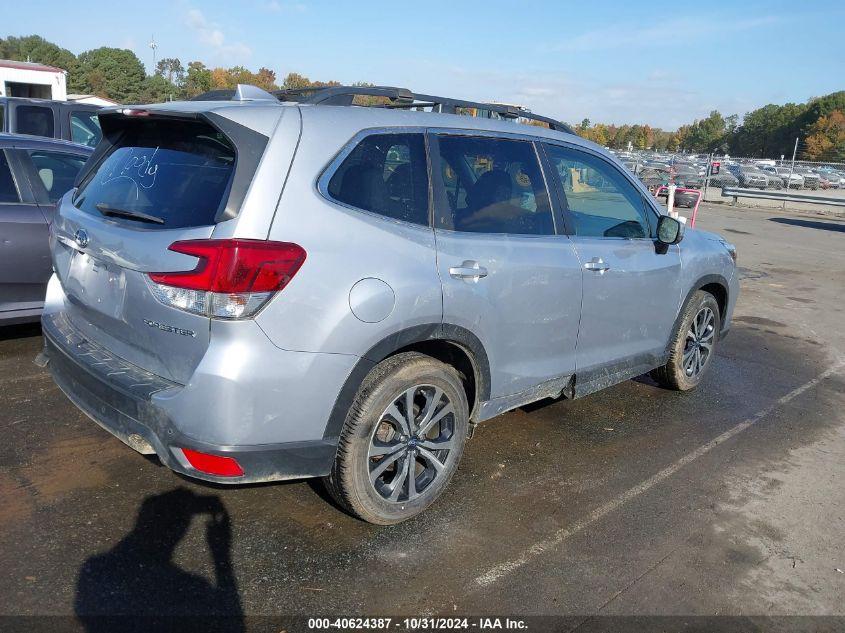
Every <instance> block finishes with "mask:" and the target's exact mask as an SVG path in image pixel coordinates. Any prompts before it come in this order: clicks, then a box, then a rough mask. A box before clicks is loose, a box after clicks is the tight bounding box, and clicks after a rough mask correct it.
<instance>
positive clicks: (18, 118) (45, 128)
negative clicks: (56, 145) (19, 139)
mask: <svg viewBox="0 0 845 633" xmlns="http://www.w3.org/2000/svg"><path fill="white" fill-rule="evenodd" d="M15 128H16V129H15V131H16V132H17V133H18V134H31V135H33V136H46V137H47V138H52V137H53V133H54V131H55V125H54V121H53V110H52V109H51V108H46V107H44V106H18V107H17V109H16V110H15Z"/></svg>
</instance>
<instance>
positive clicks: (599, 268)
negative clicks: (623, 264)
mask: <svg viewBox="0 0 845 633" xmlns="http://www.w3.org/2000/svg"><path fill="white" fill-rule="evenodd" d="M584 268H585V269H587V270H592V271H593V272H596V273H599V274H600V275H601V274H604V273H605V272H607V271H608V270H610V264H605V263H604V260H603V259H602V258H601V257H593V258H592V259H591V260H590V261H588V262H587V263H586V264H584Z"/></svg>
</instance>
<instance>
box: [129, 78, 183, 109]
mask: <svg viewBox="0 0 845 633" xmlns="http://www.w3.org/2000/svg"><path fill="white" fill-rule="evenodd" d="M179 98H180V90H179V88H178V87H177V86H175V85H174V84H172V83H170V82H169V81H167V79H165V78H164V77H163V76H162V75H159V74H157V73H156V74H155V75H151V76H149V77H145V78H144V83H143V86H142V87H141V94H140V98H139V101H140V102H141V103H162V102H164V101H172V100H174V99H179Z"/></svg>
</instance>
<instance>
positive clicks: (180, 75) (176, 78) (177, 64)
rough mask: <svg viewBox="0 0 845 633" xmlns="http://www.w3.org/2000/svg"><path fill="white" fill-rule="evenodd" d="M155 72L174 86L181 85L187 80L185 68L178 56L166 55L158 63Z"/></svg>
mask: <svg viewBox="0 0 845 633" xmlns="http://www.w3.org/2000/svg"><path fill="white" fill-rule="evenodd" d="M155 74H156V75H158V76H160V77H163V78H164V79H166V80H167V82H168V83H171V84H173V85H174V86H181V85H182V83H183V81H184V80H185V68H184V66H182V62H181V61H179V59H177V58H176V57H165V58H164V59H160V60H159V61H158V63H157V64H156V70H155Z"/></svg>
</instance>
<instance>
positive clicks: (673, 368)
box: [651, 290, 721, 391]
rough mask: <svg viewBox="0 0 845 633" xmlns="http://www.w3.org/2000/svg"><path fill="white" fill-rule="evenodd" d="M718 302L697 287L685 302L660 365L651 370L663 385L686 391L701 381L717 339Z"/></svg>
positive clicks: (719, 326) (653, 376)
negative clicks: (664, 360)
mask: <svg viewBox="0 0 845 633" xmlns="http://www.w3.org/2000/svg"><path fill="white" fill-rule="evenodd" d="M720 329H721V318H720V316H719V304H718V303H717V302H716V299H715V297H713V295H711V294H710V293H709V292H705V291H703V290H697V291H696V292H695V293H694V294H693V295H692V297H690V300H689V301H688V302H687V305H686V307H685V308H684V310H683V312H682V314H681V316H680V317H679V320H678V325H677V326H676V328H675V335H674V339H673V340H672V344H671V347H670V350H669V359H668V361H667V362H666V364H665V365H664V366H663V367H659V368H657V369H655V370H654V371H652V372H651V376H652V378H654V379H655V380H656V381H657V382H658V383H660V384H661V385H662V386H664V387H668V388H670V389H677V390H679V391H687V390H689V389H694V388H695V387H697V386H698V383H700V382H701V379H702V377H703V376H704V374H705V372H706V371H707V368H708V367H709V366H710V364H711V362H712V359H713V354H714V353H715V351H716V343H717V342H718V340H719V331H720Z"/></svg>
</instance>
